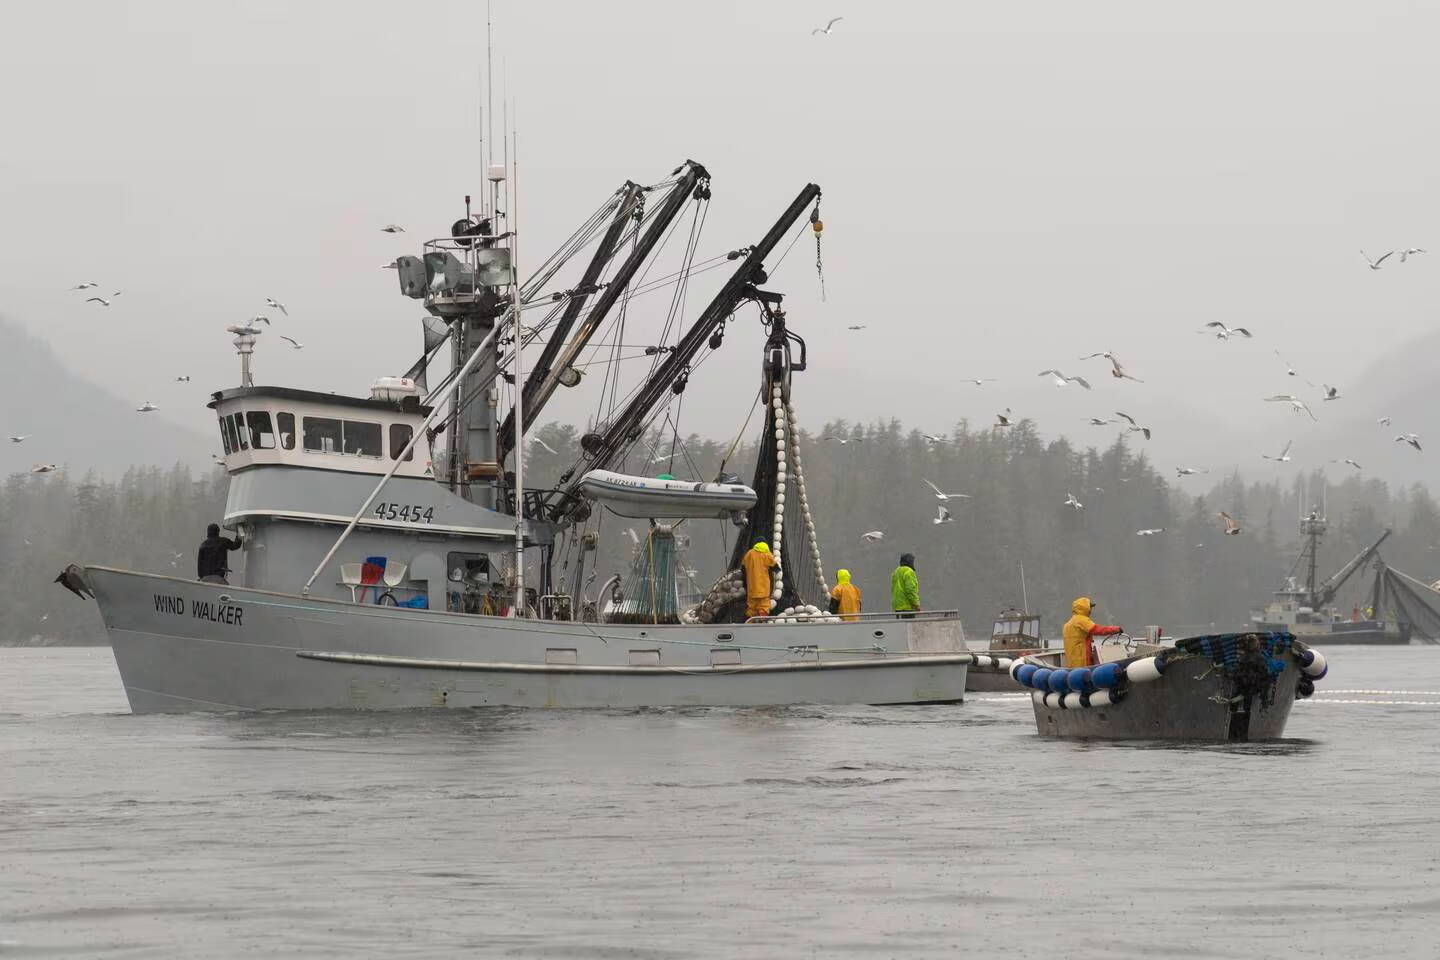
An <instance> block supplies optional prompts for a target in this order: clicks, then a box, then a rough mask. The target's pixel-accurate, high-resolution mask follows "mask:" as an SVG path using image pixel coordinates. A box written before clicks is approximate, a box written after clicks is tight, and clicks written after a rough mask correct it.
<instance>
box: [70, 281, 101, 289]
mask: <svg viewBox="0 0 1440 960" xmlns="http://www.w3.org/2000/svg"><path fill="white" fill-rule="evenodd" d="M98 286H100V284H98V283H96V282H95V281H94V280H86V281H85V282H84V283H77V284H75V286H73V287H71V288H70V289H71V290H89V289H90V288H91V287H98Z"/></svg>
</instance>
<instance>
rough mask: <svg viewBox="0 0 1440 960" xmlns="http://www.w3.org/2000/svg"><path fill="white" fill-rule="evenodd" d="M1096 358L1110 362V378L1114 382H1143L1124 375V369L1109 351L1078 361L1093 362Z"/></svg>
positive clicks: (1126, 374)
mask: <svg viewBox="0 0 1440 960" xmlns="http://www.w3.org/2000/svg"><path fill="white" fill-rule="evenodd" d="M1096 357H1104V358H1105V359H1106V360H1109V361H1110V366H1111V367H1112V368H1113V369H1112V370H1111V371H1110V376H1112V377H1114V378H1115V379H1116V380H1134V381H1135V382H1136V383H1144V382H1145V381H1144V380H1141V379H1140V378H1139V377H1132V376H1131V375H1130V374H1128V373H1126V372H1125V367H1124V366H1122V365H1121V363H1120V361H1119V359H1118V358H1117V357H1116V356H1115V354H1113V353H1111V352H1110V351H1109V350H1106V351H1104V352H1103V353H1092V354H1089V355H1088V356H1084V357H1081V358H1080V359H1081V360H1094V359H1095V358H1096Z"/></svg>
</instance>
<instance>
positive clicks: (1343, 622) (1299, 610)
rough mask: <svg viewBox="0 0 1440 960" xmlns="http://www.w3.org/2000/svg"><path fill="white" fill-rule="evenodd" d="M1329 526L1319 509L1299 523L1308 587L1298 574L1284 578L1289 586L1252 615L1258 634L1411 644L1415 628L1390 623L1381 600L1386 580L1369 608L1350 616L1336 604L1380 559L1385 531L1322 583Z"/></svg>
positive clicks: (1380, 578) (1340, 641)
mask: <svg viewBox="0 0 1440 960" xmlns="http://www.w3.org/2000/svg"><path fill="white" fill-rule="evenodd" d="M1328 528H1329V523H1328V522H1327V521H1326V519H1325V518H1324V517H1323V516H1322V515H1321V513H1320V511H1319V510H1311V511H1310V513H1309V514H1308V515H1306V516H1305V517H1302V518H1301V520H1300V535H1301V537H1303V538H1304V543H1303V546H1302V547H1301V549H1300V556H1299V558H1298V559H1297V560H1296V564H1297V565H1301V564H1303V565H1305V568H1306V576H1305V585H1304V586H1303V587H1302V586H1300V585H1299V584H1298V583H1297V582H1296V579H1295V577H1294V576H1289V577H1286V578H1285V583H1284V585H1283V586H1282V587H1281V588H1280V589H1279V590H1277V591H1275V594H1274V597H1275V598H1274V599H1273V600H1272V601H1271V602H1270V603H1269V604H1267V605H1266V606H1265V608H1264V609H1263V610H1257V611H1253V612H1252V613H1251V614H1250V622H1251V624H1252V625H1253V628H1254V629H1255V630H1259V631H1262V632H1277V631H1278V632H1286V633H1290V634H1293V635H1294V636H1296V637H1299V638H1301V639H1303V640H1306V641H1310V642H1313V641H1317V640H1323V641H1326V642H1329V643H1357V644H1405V643H1409V642H1410V637H1411V624H1410V623H1409V622H1397V621H1393V620H1386V619H1384V616H1383V613H1382V611H1383V609H1384V605H1383V604H1381V603H1380V602H1379V600H1380V596H1381V593H1382V590H1381V588H1380V586H1379V584H1381V583H1382V582H1383V569H1382V571H1380V572H1381V574H1382V576H1381V577H1377V587H1376V589H1375V590H1374V591H1373V596H1372V598H1371V602H1370V603H1367V604H1366V607H1365V609H1364V610H1361V609H1360V608H1359V607H1358V606H1357V607H1356V608H1355V609H1353V610H1352V611H1351V612H1350V613H1349V614H1348V615H1347V614H1345V613H1343V612H1342V611H1341V610H1339V609H1337V608H1336V607H1335V606H1334V600H1335V595H1336V594H1337V593H1338V592H1339V591H1340V588H1341V587H1343V586H1344V585H1345V583H1346V581H1348V580H1349V579H1350V578H1351V576H1353V575H1354V574H1355V573H1356V572H1357V571H1358V570H1360V569H1361V568H1362V567H1364V566H1365V564H1366V563H1368V562H1370V561H1371V560H1372V559H1376V560H1378V555H1377V551H1379V549H1380V545H1381V544H1382V543H1384V542H1385V540H1386V538H1388V537H1389V536H1390V531H1389V530H1386V531H1385V532H1384V533H1382V534H1381V535H1380V537H1379V539H1377V540H1376V541H1375V542H1374V543H1372V544H1371V545H1370V546H1368V547H1366V548H1365V549H1364V550H1362V551H1360V553H1358V554H1356V556H1355V557H1354V558H1353V559H1352V560H1351V561H1350V562H1349V563H1347V564H1345V566H1343V567H1341V568H1340V569H1339V570H1337V571H1335V573H1333V574H1331V576H1330V577H1329V578H1328V579H1326V580H1325V581H1323V582H1320V583H1317V582H1316V577H1317V574H1316V567H1317V565H1318V559H1319V548H1320V540H1321V538H1323V537H1324V535H1325V531H1326V530H1327V529H1328Z"/></svg>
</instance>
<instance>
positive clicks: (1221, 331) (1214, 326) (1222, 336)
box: [1200, 320, 1251, 340]
mask: <svg viewBox="0 0 1440 960" xmlns="http://www.w3.org/2000/svg"><path fill="white" fill-rule="evenodd" d="M1205 326H1206V328H1207V329H1205V330H1201V331H1200V332H1201V333H1210V332H1214V334H1215V339H1216V340H1229V339H1230V337H1231V336H1233V335H1234V334H1237V333H1238V334H1240V335H1241V336H1242V337H1244V338H1245V339H1246V340H1249V339H1250V337H1251V333H1250V331H1249V330H1246V329H1245V328H1244V327H1227V326H1225V324H1223V323H1221V322H1220V321H1219V320H1211V321H1210V322H1209V323H1207V324H1205Z"/></svg>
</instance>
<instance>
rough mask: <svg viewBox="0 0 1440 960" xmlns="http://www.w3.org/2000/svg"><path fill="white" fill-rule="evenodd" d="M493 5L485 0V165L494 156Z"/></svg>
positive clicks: (492, 0)
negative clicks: (487, 145) (486, 142)
mask: <svg viewBox="0 0 1440 960" xmlns="http://www.w3.org/2000/svg"><path fill="white" fill-rule="evenodd" d="M494 7H495V4H494V0H485V117H486V119H487V121H488V122H489V126H488V127H487V128H486V140H487V141H488V142H489V144H490V152H489V153H487V154H485V163H486V165H487V166H488V165H489V163H490V161H491V160H492V159H493V158H494V156H495V71H494V67H493V64H492V61H493V59H494V51H495V43H494V33H495V30H494V26H493V24H492V20H491V14H492V13H493V12H494ZM491 212H492V213H493V212H494V211H491Z"/></svg>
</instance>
